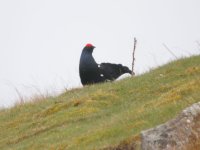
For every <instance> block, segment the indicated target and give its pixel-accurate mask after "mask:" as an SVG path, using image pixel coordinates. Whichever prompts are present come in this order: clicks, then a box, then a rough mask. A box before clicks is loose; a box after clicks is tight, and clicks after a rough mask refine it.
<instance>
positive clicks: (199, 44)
mask: <svg viewBox="0 0 200 150" xmlns="http://www.w3.org/2000/svg"><path fill="white" fill-rule="evenodd" d="M196 43H197V45H198V47H199V50H200V43H199V41H196Z"/></svg>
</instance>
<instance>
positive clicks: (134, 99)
mask: <svg viewBox="0 0 200 150" xmlns="http://www.w3.org/2000/svg"><path fill="white" fill-rule="evenodd" d="M199 68H200V57H199V56H195V57H191V58H188V59H182V60H178V61H175V62H172V63H170V64H167V65H165V66H163V67H160V68H158V69H155V70H152V71H150V72H149V73H146V74H143V75H141V76H135V77H134V78H128V79H125V80H122V81H118V82H112V83H105V84H97V85H91V86H86V87H84V88H82V89H73V90H70V91H67V92H65V93H63V94H62V95H60V96H57V97H42V98H40V97H36V99H35V100H33V101H32V102H28V103H22V104H20V105H16V106H15V107H13V108H10V109H5V110H2V111H0V115H1V116H0V130H1V132H0V149H2V150H3V149H16V150H18V149H19V150H22V149H38V150H39V149H42V150H43V149H83V150H84V149H87V150H88V149H106V148H107V149H109V148H113V149H115V148H118V149H120V147H121V148H127V149H128V148H130V147H131V148H133V147H135V148H136V149H138V146H139V142H140V137H139V134H140V132H141V130H145V129H148V128H151V127H154V126H156V125H158V124H161V123H164V122H166V121H167V120H169V119H171V118H173V117H175V116H176V115H177V114H178V113H179V112H180V111H181V110H182V109H183V108H185V107H188V106H189V105H191V104H192V103H195V102H197V101H198V100H199V99H200V95H199V91H200V86H198V85H200V84H199V83H200V70H199Z"/></svg>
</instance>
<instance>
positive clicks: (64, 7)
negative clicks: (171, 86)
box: [0, 0, 200, 107]
mask: <svg viewBox="0 0 200 150" xmlns="http://www.w3.org/2000/svg"><path fill="white" fill-rule="evenodd" d="M134 37H137V39H138V45H137V49H136V62H135V63H136V66H135V71H136V74H141V73H143V72H145V71H148V70H149V69H151V68H152V67H156V66H159V65H162V64H164V63H167V62H168V61H171V60H173V59H175V57H174V56H173V55H171V54H170V53H169V52H168V51H167V50H166V48H165V47H164V46H163V43H164V44H166V45H167V46H168V47H169V48H170V50H171V51H173V53H174V54H175V55H176V56H177V57H185V56H190V55H192V54H199V53H200V46H199V45H198V44H197V41H199V42H200V1H199V0H0V107H7V106H12V105H13V104H15V103H16V101H17V99H19V98H18V95H17V92H16V89H17V90H18V91H19V92H20V93H21V95H22V96H24V97H29V96H32V95H34V94H40V93H41V94H58V93H60V92H62V91H63V89H65V88H73V87H81V83H80V79H79V73H78V65H79V57H80V54H81V51H82V48H83V47H84V46H85V44H86V43H88V42H89V43H92V44H93V45H95V46H96V47H97V48H96V49H95V51H94V54H93V56H94V57H95V59H96V61H97V62H99V63H100V62H113V63H122V64H123V65H127V66H128V67H129V68H131V63H132V56H131V55H132V48H133V38H134Z"/></svg>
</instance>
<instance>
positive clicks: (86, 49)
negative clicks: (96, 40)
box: [83, 43, 95, 53]
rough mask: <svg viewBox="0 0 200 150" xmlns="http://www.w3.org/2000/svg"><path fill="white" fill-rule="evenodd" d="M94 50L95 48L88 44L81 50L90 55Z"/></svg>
mask: <svg viewBox="0 0 200 150" xmlns="http://www.w3.org/2000/svg"><path fill="white" fill-rule="evenodd" d="M94 48H95V46H93V45H92V44H90V43H88V44H86V46H85V47H84V49H83V50H84V51H87V52H91V53H92V52H93V50H94Z"/></svg>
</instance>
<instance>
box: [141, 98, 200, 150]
mask: <svg viewBox="0 0 200 150" xmlns="http://www.w3.org/2000/svg"><path fill="white" fill-rule="evenodd" d="M141 138H142V145H141V146H142V150H189V149H192V150H194V149H195V150H197V149H198V150H199V149H200V102H198V103H196V104H193V105H192V106H190V107H188V108H186V109H185V110H183V111H182V113H181V114H179V115H178V116H177V117H176V118H175V119H172V120H170V121H168V122H167V123H165V124H162V125H159V126H157V127H155V128H153V129H149V130H146V131H143V132H142V133H141Z"/></svg>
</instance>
